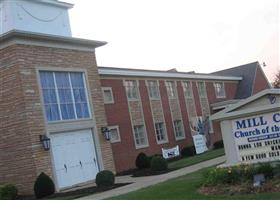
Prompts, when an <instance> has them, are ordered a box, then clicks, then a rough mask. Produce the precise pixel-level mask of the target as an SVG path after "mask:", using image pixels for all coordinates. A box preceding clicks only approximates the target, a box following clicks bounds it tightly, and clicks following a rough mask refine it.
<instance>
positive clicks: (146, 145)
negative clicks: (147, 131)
mask: <svg viewBox="0 0 280 200" xmlns="http://www.w3.org/2000/svg"><path fill="white" fill-rule="evenodd" d="M147 147H149V145H148V144H145V145H141V146H136V147H135V148H136V149H144V148H147Z"/></svg>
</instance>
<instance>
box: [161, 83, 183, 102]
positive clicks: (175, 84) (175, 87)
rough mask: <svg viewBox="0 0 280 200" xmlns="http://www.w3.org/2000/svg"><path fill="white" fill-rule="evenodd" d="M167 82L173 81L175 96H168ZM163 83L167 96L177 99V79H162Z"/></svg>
mask: <svg viewBox="0 0 280 200" xmlns="http://www.w3.org/2000/svg"><path fill="white" fill-rule="evenodd" d="M167 83H174V92H175V96H172V97H171V96H170V95H169V93H168V88H169V85H168V84H167ZM164 84H165V88H166V92H167V97H168V99H179V98H178V91H177V81H175V80H166V81H164Z"/></svg>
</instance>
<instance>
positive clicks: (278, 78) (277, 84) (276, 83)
mask: <svg viewBox="0 0 280 200" xmlns="http://www.w3.org/2000/svg"><path fill="white" fill-rule="evenodd" d="M272 85H273V87H274V88H280V70H278V72H277V73H276V74H275V78H274V80H273V82H272Z"/></svg>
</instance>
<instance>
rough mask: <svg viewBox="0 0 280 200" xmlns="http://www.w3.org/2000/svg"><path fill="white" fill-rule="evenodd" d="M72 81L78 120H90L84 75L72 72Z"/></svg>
mask: <svg viewBox="0 0 280 200" xmlns="http://www.w3.org/2000/svg"><path fill="white" fill-rule="evenodd" d="M70 79H71V85H72V89H73V96H74V101H75V106H76V115H77V118H78V119H81V118H89V117H90V116H89V108H88V102H87V97H86V89H85V84H84V78H83V74H82V73H78V72H71V73H70Z"/></svg>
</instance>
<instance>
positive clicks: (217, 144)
mask: <svg viewBox="0 0 280 200" xmlns="http://www.w3.org/2000/svg"><path fill="white" fill-rule="evenodd" d="M213 146H214V149H221V148H224V142H223V140H220V141H217V142H215V143H214V145H213Z"/></svg>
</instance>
